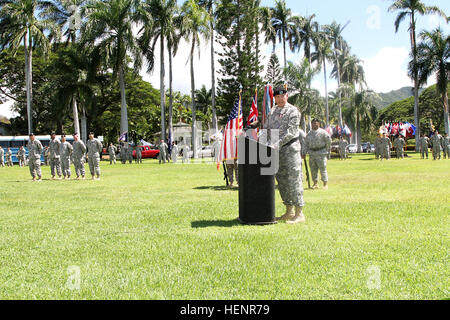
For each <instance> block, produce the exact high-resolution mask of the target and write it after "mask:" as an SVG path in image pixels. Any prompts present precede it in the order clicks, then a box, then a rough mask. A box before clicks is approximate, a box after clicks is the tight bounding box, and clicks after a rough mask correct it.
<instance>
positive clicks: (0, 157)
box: [0, 146, 5, 167]
mask: <svg viewBox="0 0 450 320" xmlns="http://www.w3.org/2000/svg"><path fill="white" fill-rule="evenodd" d="M4 157H5V150H3V148H2V147H1V146H0V166H2V167H4V166H5V158H4Z"/></svg>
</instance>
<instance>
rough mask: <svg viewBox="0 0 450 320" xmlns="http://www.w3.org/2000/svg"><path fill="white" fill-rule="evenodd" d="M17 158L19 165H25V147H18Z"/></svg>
mask: <svg viewBox="0 0 450 320" xmlns="http://www.w3.org/2000/svg"><path fill="white" fill-rule="evenodd" d="M17 159H18V160H19V166H20V167H25V149H23V148H21V149H19V151H18V152H17Z"/></svg>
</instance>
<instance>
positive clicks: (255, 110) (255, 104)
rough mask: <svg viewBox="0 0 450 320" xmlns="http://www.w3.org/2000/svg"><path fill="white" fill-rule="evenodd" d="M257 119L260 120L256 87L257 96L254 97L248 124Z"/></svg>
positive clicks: (256, 93)
mask: <svg viewBox="0 0 450 320" xmlns="http://www.w3.org/2000/svg"><path fill="white" fill-rule="evenodd" d="M255 121H258V89H255V96H254V97H253V101H252V108H251V110H250V114H249V115H248V118H247V124H248V125H251V124H252V123H253V122H255Z"/></svg>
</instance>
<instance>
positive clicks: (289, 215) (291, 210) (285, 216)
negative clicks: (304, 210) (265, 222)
mask: <svg viewBox="0 0 450 320" xmlns="http://www.w3.org/2000/svg"><path fill="white" fill-rule="evenodd" d="M294 216H295V212H294V206H286V213H285V214H283V215H282V216H281V217H278V218H275V220H276V221H283V220H289V219H292V218H294Z"/></svg>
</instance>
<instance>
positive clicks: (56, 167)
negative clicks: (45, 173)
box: [48, 138, 61, 176]
mask: <svg viewBox="0 0 450 320" xmlns="http://www.w3.org/2000/svg"><path fill="white" fill-rule="evenodd" d="M60 147H61V141H59V139H57V138H55V139H53V140H50V144H49V147H48V149H49V152H50V169H51V172H52V176H55V175H56V174H58V176H61V156H60V153H59V150H60Z"/></svg>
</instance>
